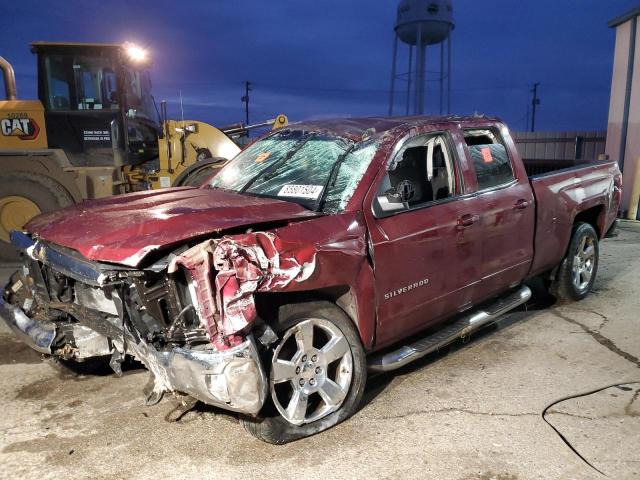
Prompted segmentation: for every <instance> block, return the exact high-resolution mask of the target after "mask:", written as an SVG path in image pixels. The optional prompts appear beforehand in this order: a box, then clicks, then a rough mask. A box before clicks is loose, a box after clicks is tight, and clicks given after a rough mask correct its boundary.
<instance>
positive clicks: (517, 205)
mask: <svg viewBox="0 0 640 480" xmlns="http://www.w3.org/2000/svg"><path fill="white" fill-rule="evenodd" d="M532 203H533V202H530V201H529V200H525V199H524V198H521V199H520V200H518V201H517V202H516V203H515V204H514V205H513V208H514V209H515V210H524V209H525V208H527V207H528V206H529V205H531V204H532Z"/></svg>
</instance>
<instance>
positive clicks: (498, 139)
mask: <svg viewBox="0 0 640 480" xmlns="http://www.w3.org/2000/svg"><path fill="white" fill-rule="evenodd" d="M463 134H464V138H465V143H466V149H467V155H468V158H469V160H470V164H471V165H472V166H473V169H474V170H475V176H476V180H477V187H476V188H477V192H476V194H477V199H478V200H477V201H478V208H479V210H480V212H481V214H480V216H481V225H482V262H481V276H482V285H481V288H480V292H481V295H480V297H481V298H488V297H490V296H492V295H495V294H496V293H498V292H500V291H502V290H504V289H505V288H507V287H509V286H515V285H516V284H518V283H520V282H521V281H522V279H523V278H525V276H526V275H527V273H528V272H529V268H530V266H531V261H532V259H533V237H534V222H535V208H534V198H533V192H532V190H531V185H530V184H529V179H528V177H527V175H526V172H525V171H524V168H522V165H521V164H520V163H515V162H514V158H513V156H514V155H515V153H514V152H515V150H514V149H515V146H514V145H513V143H512V142H511V140H510V137H509V136H508V134H505V135H502V134H501V131H500V130H499V129H497V128H493V127H489V128H473V129H466V130H463ZM507 142H509V143H507Z"/></svg>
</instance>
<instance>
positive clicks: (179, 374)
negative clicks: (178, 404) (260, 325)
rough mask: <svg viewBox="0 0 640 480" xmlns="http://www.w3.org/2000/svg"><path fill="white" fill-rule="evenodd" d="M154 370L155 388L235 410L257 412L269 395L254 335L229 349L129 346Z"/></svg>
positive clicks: (158, 390) (158, 391) (252, 413)
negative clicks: (160, 348) (166, 348)
mask: <svg viewBox="0 0 640 480" xmlns="http://www.w3.org/2000/svg"><path fill="white" fill-rule="evenodd" d="M129 353H133V354H134V355H135V356H136V357H137V358H138V359H140V360H141V361H142V362H143V363H144V364H145V365H146V366H147V368H148V369H149V370H150V371H151V373H152V374H153V377H154V387H153V390H154V391H156V392H157V393H162V392H164V391H173V390H175V391H179V392H183V393H187V394H189V395H190V396H192V397H193V398H196V399H198V400H200V401H202V402H204V403H208V404H210V405H215V406H218V407H221V408H224V409H227V410H232V411H234V412H240V413H247V414H250V415H255V414H257V413H258V412H259V411H260V409H261V408H262V406H263V405H264V401H265V398H266V395H267V382H266V377H265V373H264V370H263V368H262V364H261V362H260V359H259V357H258V351H257V349H256V345H255V342H254V340H253V338H252V337H251V336H249V337H247V339H246V340H245V341H244V342H243V343H241V344H239V345H237V346H235V347H233V348H230V349H228V350H222V351H219V350H211V349H202V350H196V349H185V348H180V347H176V348H174V349H173V350H171V351H169V352H160V351H158V350H156V349H155V348H153V347H152V346H150V345H147V344H144V343H140V344H136V345H130V346H129Z"/></svg>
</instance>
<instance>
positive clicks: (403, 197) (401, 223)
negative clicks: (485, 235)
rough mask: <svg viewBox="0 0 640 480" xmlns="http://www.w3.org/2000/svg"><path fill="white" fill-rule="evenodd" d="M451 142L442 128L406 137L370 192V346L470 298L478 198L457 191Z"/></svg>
mask: <svg viewBox="0 0 640 480" xmlns="http://www.w3.org/2000/svg"><path fill="white" fill-rule="evenodd" d="M452 146H453V142H452V139H451V137H450V135H449V133H446V132H445V133H431V134H424V135H417V136H415V137H413V138H410V139H408V140H407V141H406V142H405V143H404V144H403V147H402V148H401V149H400V150H399V152H398V154H397V155H396V156H395V158H393V159H392V161H391V162H390V167H389V168H388V170H387V171H386V172H382V173H381V175H380V176H379V178H378V184H377V186H376V187H375V190H374V192H372V193H371V194H370V195H372V196H373V199H372V203H373V205H374V207H373V213H372V214H371V215H370V216H368V217H367V223H368V227H369V232H370V241H371V248H372V251H373V259H374V275H375V285H376V296H377V304H378V305H377V311H378V325H377V330H376V346H384V345H388V344H390V343H392V342H393V341H394V340H395V339H397V338H400V337H404V336H406V335H409V334H411V333H412V332H417V331H419V330H422V329H424V328H427V327H429V326H430V325H433V324H434V323H435V322H437V321H438V320H440V319H443V318H444V317H446V316H449V315H451V314H453V313H455V312H457V311H460V310H463V309H464V308H466V306H468V305H470V304H471V302H472V301H473V299H474V289H475V288H476V287H477V286H478V284H479V282H480V276H481V274H480V259H481V254H482V250H481V248H480V245H481V240H482V238H481V237H482V235H481V225H480V211H479V209H478V199H477V197H475V196H473V195H471V196H465V195H464V194H463V192H462V186H461V183H462V182H461V181H460V178H461V175H460V164H459V163H458V157H457V155H456V153H455V152H456V150H455V149H454V148H452Z"/></svg>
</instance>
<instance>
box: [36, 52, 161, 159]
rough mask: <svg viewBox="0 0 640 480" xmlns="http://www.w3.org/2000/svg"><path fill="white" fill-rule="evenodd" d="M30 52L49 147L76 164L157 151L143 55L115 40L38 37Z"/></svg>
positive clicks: (156, 120) (146, 155)
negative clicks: (44, 39) (86, 41)
mask: <svg viewBox="0 0 640 480" xmlns="http://www.w3.org/2000/svg"><path fill="white" fill-rule="evenodd" d="M32 51H33V53H35V54H36V55H37V57H38V97H39V99H40V101H41V102H42V105H43V106H44V110H45V123H46V128H47V136H48V140H49V147H50V148H60V149H63V150H64V151H65V152H66V154H67V156H68V157H69V160H70V161H71V163H72V164H73V165H74V166H107V165H109V166H110V165H113V164H114V163H122V164H129V165H137V164H139V163H143V162H146V161H148V160H151V159H153V158H156V157H157V156H158V135H159V133H160V124H159V118H158V115H157V110H156V108H155V105H154V101H153V97H152V95H151V80H150V76H149V71H148V68H149V66H150V64H149V61H148V60H147V59H146V58H144V56H143V55H132V54H131V51H130V49H128V48H127V46H126V45H119V44H113V45H110V44H80V43H48V42H36V43H33V44H32ZM134 53H135V52H134ZM138 53H140V51H139V50H138Z"/></svg>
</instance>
